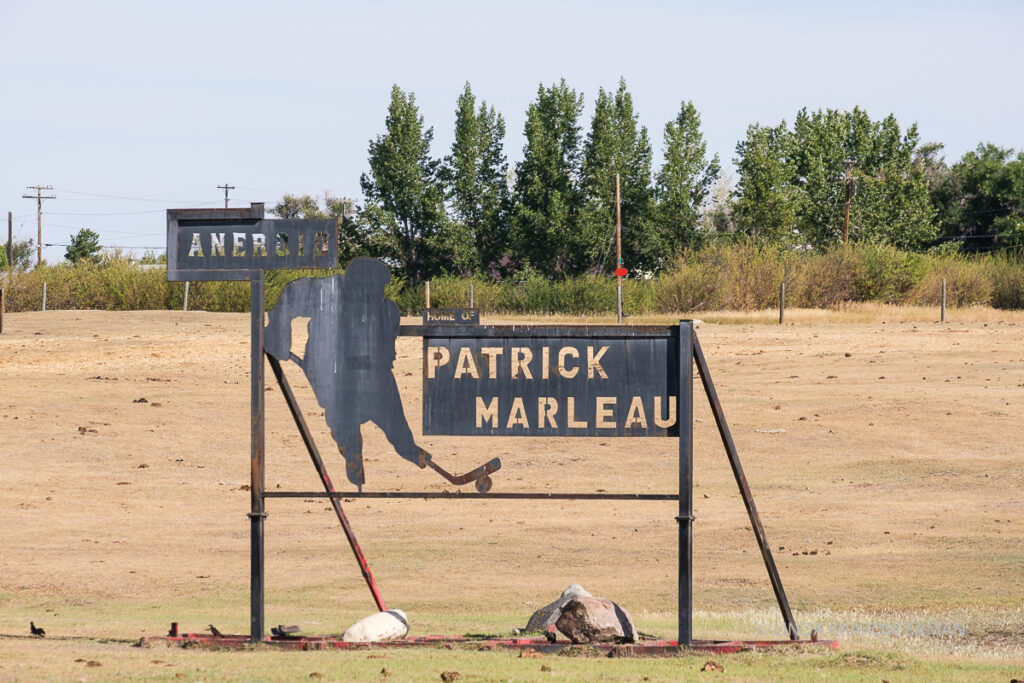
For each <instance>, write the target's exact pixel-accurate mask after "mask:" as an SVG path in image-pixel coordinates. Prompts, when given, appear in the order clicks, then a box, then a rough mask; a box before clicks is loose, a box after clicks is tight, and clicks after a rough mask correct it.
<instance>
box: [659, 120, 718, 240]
mask: <svg viewBox="0 0 1024 683" xmlns="http://www.w3.org/2000/svg"><path fill="white" fill-rule="evenodd" d="M720 173H721V164H720V163H719V161H718V155H717V154H716V155H714V156H713V157H712V158H711V159H710V160H709V159H708V158H707V143H706V142H705V141H704V136H703V135H702V134H701V132H700V114H699V113H698V112H697V108H696V107H694V106H693V102H688V101H687V102H683V103H682V105H681V106H680V110H679V115H678V116H676V118H675V119H674V120H672V121H669V122H668V123H667V124H665V163H664V164H663V165H662V167H661V170H660V171H658V177H657V181H656V186H655V192H656V196H657V199H658V229H657V236H658V243H659V247H660V250H661V252H662V254H663V256H665V257H670V256H675V255H677V254H679V252H680V251H681V250H682V249H683V248H685V247H691V246H696V245H697V244H699V242H700V238H701V235H700V233H699V227H700V220H701V211H702V208H703V207H704V205H705V202H706V201H707V200H708V198H709V195H710V194H711V191H712V188H713V187H714V185H715V183H716V182H718V177H719V174H720Z"/></svg>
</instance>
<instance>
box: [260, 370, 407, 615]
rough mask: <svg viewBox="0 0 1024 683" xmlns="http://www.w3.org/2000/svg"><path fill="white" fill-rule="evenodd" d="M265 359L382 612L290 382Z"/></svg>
mask: <svg viewBox="0 0 1024 683" xmlns="http://www.w3.org/2000/svg"><path fill="white" fill-rule="evenodd" d="M267 360H268V361H269V362H270V369H271V370H273V372H274V377H276V378H277V383H278V385H279V386H280V387H281V393H282V394H283V395H284V400H285V402H286V403H287V404H288V410H290V411H291V413H292V418H294V419H295V426H296V427H298V428H299V434H300V435H301V436H302V441H303V443H305V444H306V450H307V451H309V457H310V459H312V461H313V467H315V468H316V473H317V474H318V475H320V481H321V482H323V485H324V490H325V491H326V492H327V493H328V494H332V495H331V497H330V500H331V505H332V506H333V507H334V513H335V514H336V515H337V516H338V521H339V522H341V528H342V529H343V530H344V531H345V538H347V539H348V544H349V546H351V547H352V553H353V554H354V555H355V556H356V561H357V562H358V563H359V570H360V571H361V572H362V573H363V578H364V579H365V580H366V585H367V586H369V588H370V593H372V594H373V601H374V602H375V603H377V609H379V610H380V611H381V612H386V611H387V609H388V606H387V605H386V604H384V598H383V597H381V594H380V590H379V589H378V588H377V582H376V581H374V579H373V573H372V572H371V571H370V565H369V564H368V563H367V562H366V556H365V555H363V551H362V549H361V548H360V547H359V542H358V541H357V540H356V534H355V532H354V531H353V530H352V525H351V524H350V523H349V521H348V516H346V515H345V511H344V510H343V509H342V507H341V500H340V499H338V497H337V496H335V495H333V494H334V493H335V490H334V484H333V483H332V482H331V477H330V475H329V474H327V468H326V467H325V466H324V461H323V458H321V457H320V451H319V450H318V449H317V447H316V443H314V442H313V435H312V434H311V433H310V431H309V426H308V425H307V424H306V418H305V417H303V415H302V411H301V410H299V404H298V401H296V400H295V394H294V393H292V388H291V385H290V384H288V378H286V377H285V376H284V370H283V369H282V368H281V362H280V361H278V360H277V359H276V358H274V357H273V356H271V355H270V354H269V353H268V354H267Z"/></svg>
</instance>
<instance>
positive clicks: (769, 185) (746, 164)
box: [733, 121, 801, 241]
mask: <svg viewBox="0 0 1024 683" xmlns="http://www.w3.org/2000/svg"><path fill="white" fill-rule="evenodd" d="M792 143H793V140H792V138H791V136H790V135H789V131H788V130H787V129H786V122H785V121H783V122H782V123H781V124H780V125H779V126H777V127H775V128H772V127H770V126H762V125H760V124H756V123H755V124H752V125H750V126H748V127H747V137H746V139H745V140H742V141H740V142H739V143H738V144H737V145H736V155H737V157H736V159H735V160H734V162H733V163H735V164H736V170H737V172H738V173H739V177H740V179H739V182H738V183H737V185H736V190H735V195H736V203H735V205H734V211H733V216H734V217H735V219H736V225H737V228H738V229H739V230H740V231H741V232H744V233H746V234H748V235H752V236H754V237H760V238H763V239H767V240H771V241H789V240H792V238H793V229H794V227H795V226H796V217H797V205H798V204H799V203H800V200H801V196H800V193H799V191H798V189H797V188H796V187H795V186H794V185H793V177H794V163H793V160H792V154H791V147H792Z"/></svg>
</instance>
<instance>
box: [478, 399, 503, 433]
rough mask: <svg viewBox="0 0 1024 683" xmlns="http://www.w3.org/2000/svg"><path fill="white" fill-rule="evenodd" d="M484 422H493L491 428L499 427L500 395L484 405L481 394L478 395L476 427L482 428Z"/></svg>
mask: <svg viewBox="0 0 1024 683" xmlns="http://www.w3.org/2000/svg"><path fill="white" fill-rule="evenodd" d="M484 422H490V423H491V429H496V428H497V427H498V397H497V396H495V397H494V398H492V399H491V402H490V403H489V404H488V405H486V406H485V405H484V400H483V399H482V398H480V397H479V396H477V397H476V428H477V429H482V428H483V426H484Z"/></svg>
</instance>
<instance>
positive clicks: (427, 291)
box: [423, 280, 430, 308]
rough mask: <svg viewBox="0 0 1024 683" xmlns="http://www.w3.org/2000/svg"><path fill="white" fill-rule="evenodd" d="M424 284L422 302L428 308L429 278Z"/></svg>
mask: <svg viewBox="0 0 1024 683" xmlns="http://www.w3.org/2000/svg"><path fill="white" fill-rule="evenodd" d="M426 285H427V286H426V289H425V290H424V291H423V302H424V303H425V304H426V307H427V308H430V280H427V282H426Z"/></svg>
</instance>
